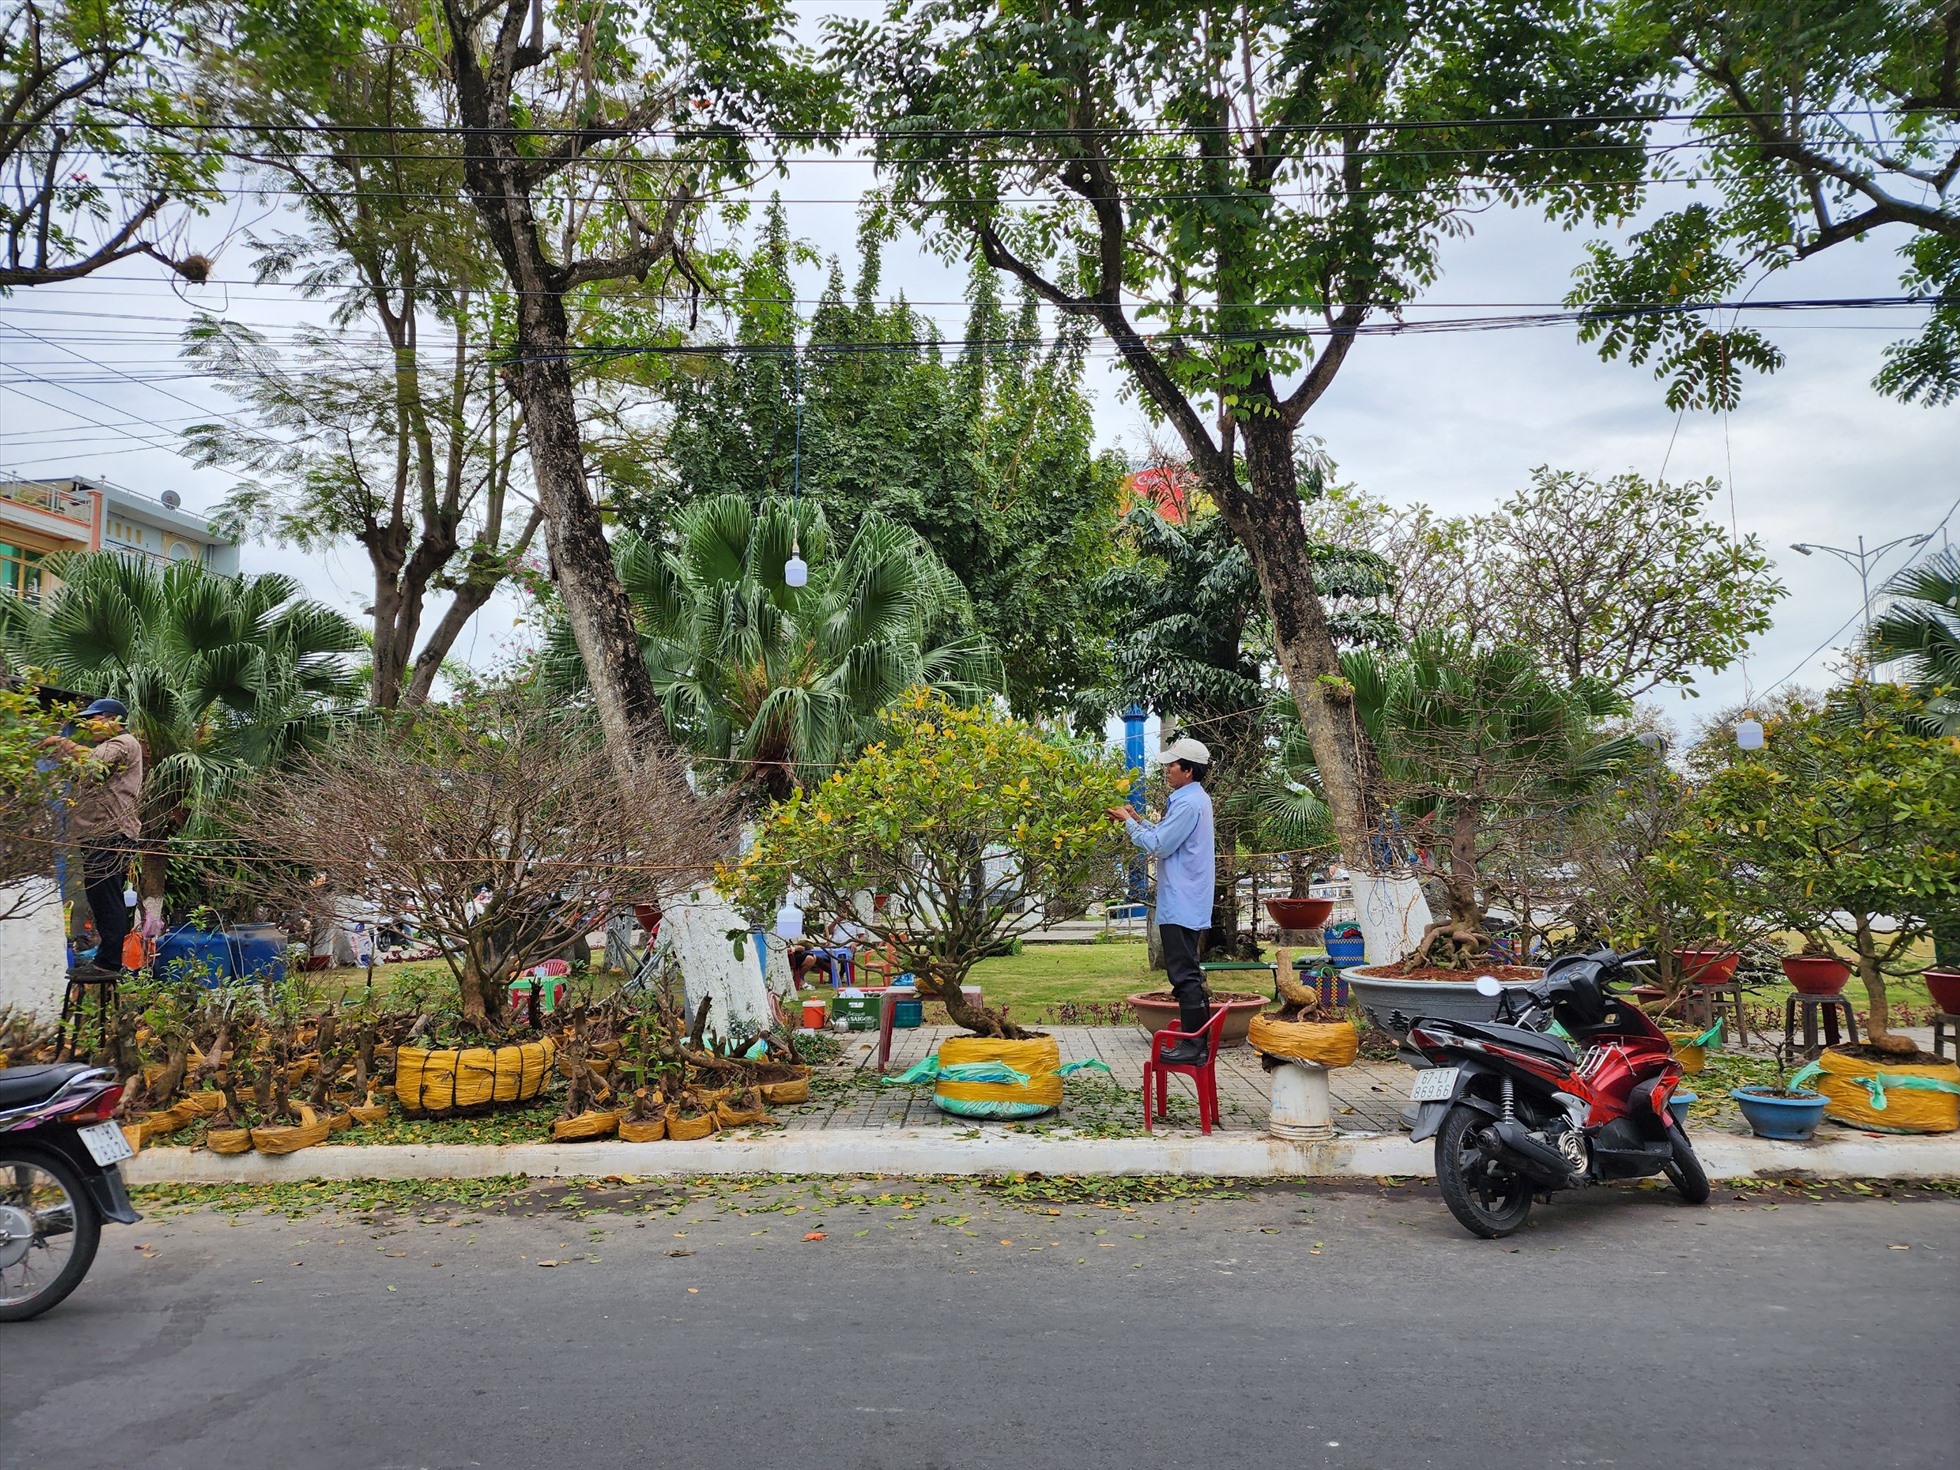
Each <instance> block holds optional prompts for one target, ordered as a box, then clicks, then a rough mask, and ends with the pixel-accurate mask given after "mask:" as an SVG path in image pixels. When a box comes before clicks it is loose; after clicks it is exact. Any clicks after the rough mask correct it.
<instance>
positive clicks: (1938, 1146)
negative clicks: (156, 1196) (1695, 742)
mask: <svg viewBox="0 0 1960 1470" xmlns="http://www.w3.org/2000/svg"><path fill="white" fill-rule="evenodd" d="M1696 1148H1697V1150H1698V1151H1699V1152H1700V1154H1701V1160H1702V1164H1703V1166H1704V1167H1705V1168H1706V1169H1707V1171H1708V1175H1709V1177H1710V1178H1711V1179H1743V1178H1789V1177H1796V1176H1809V1177H1812V1178H1818V1179H1832V1178H1837V1179H1849V1178H1867V1179H1948V1178H1960V1134H1947V1135H1943V1136H1939V1137H1924V1138H1908V1137H1899V1138H1881V1137H1878V1136H1876V1135H1872V1134H1857V1135H1851V1136H1839V1137H1833V1138H1828V1139H1820V1140H1814V1141H1812V1142H1810V1143H1772V1142H1770V1141H1768V1140H1767V1139H1760V1138H1742V1137H1736V1136H1731V1135H1724V1134H1703V1135H1702V1136H1701V1137H1700V1138H1698V1139H1697V1140H1696ZM123 1171H124V1173H125V1175H126V1176H127V1177H128V1178H129V1180H130V1182H131V1183H134V1184H240V1183H243V1184H269V1183H279V1182H291V1181H294V1180H303V1179H488V1178H493V1177H496V1176H499V1175H505V1174H518V1175H525V1176H528V1177H530V1178H534V1179H553V1178H580V1179H584V1178H591V1177H593V1176H596V1175H605V1174H631V1175H634V1176H636V1177H640V1178H649V1179H657V1178H663V1177H690V1176H694V1175H701V1174H841V1175H899V1176H910V1177H924V1176H933V1175H983V1174H1016V1173H1035V1172H1040V1173H1044V1174H1168V1175H1183V1176H1190V1177H1208V1178H1224V1179H1283V1178H1310V1179H1363V1178H1374V1177H1375V1176H1376V1175H1383V1174H1390V1175H1396V1176H1399V1177H1402V1178H1425V1179H1426V1178H1432V1177H1434V1175H1435V1172H1436V1166H1435V1152H1434V1146H1433V1145H1432V1144H1429V1143H1426V1142H1425V1143H1419V1144H1418V1143H1411V1142H1410V1141H1409V1139H1408V1137H1407V1136H1406V1135H1404V1134H1386V1133H1348V1134H1342V1135H1341V1136H1340V1137H1338V1138H1335V1139H1332V1140H1329V1141H1327V1142H1325V1143H1294V1142H1290V1141H1286V1140H1282V1139H1277V1138H1269V1137H1267V1136H1265V1135H1263V1134H1236V1135H1234V1134H1225V1133H1222V1132H1221V1133H1214V1134H1212V1135H1211V1136H1210V1137H1203V1136H1199V1137H1189V1136H1166V1135H1161V1134H1160V1135H1158V1136H1156V1137H1152V1138H1071V1137H1067V1136H1059V1137H1058V1136H1054V1135H1045V1136H1044V1135H1032V1134H1019V1133H1007V1132H1002V1131H997V1130H993V1129H982V1130H981V1131H980V1136H979V1137H977V1138H962V1137H957V1136H949V1135H948V1134H947V1132H946V1130H944V1129H941V1128H931V1129H869V1128H866V1129H826V1130H824V1131H822V1132H809V1133H788V1134H774V1135H766V1136H762V1137H756V1138H726V1137H724V1138H707V1139H701V1140H699V1141H697V1142H663V1143H619V1142H617V1141H614V1142H604V1141H602V1142H597V1143H555V1144H554V1143H508V1144H377V1145H371V1146H358V1145H349V1146H329V1147H320V1148H309V1149H302V1150H301V1151H300V1152H298V1153H296V1154H287V1155H284V1156H282V1157H274V1156H268V1155H265V1154H238V1155H231V1156H226V1155H220V1154H213V1153H207V1152H205V1151H203V1150H194V1149H187V1148H155V1149H146V1150H144V1152H143V1153H141V1154H139V1155H138V1156H137V1157H136V1158H134V1159H131V1160H130V1161H129V1162H128V1163H126V1164H124V1165H123Z"/></svg>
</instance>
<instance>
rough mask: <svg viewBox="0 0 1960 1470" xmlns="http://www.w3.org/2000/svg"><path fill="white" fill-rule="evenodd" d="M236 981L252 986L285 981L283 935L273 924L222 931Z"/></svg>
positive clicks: (284, 934) (242, 926)
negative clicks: (228, 941)
mask: <svg viewBox="0 0 1960 1470" xmlns="http://www.w3.org/2000/svg"><path fill="white" fill-rule="evenodd" d="M225 933H226V937H227V938H229V939H230V940H231V944H232V955H233V959H234V962H235V963H236V965H237V967H238V968H237V974H238V978H239V979H241V980H248V981H250V982H251V983H252V984H254V985H262V984H267V983H271V984H277V983H278V982H279V981H281V980H284V979H285V978H286V931H285V930H283V929H281V928H279V927H278V926H277V925H276V924H240V925H238V926H237V927H235V928H232V929H228V930H226V931H225Z"/></svg>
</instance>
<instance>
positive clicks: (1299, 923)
mask: <svg viewBox="0 0 1960 1470" xmlns="http://www.w3.org/2000/svg"><path fill="white" fill-rule="evenodd" d="M1266 912H1267V913H1269V914H1271V915H1272V916H1273V922H1274V923H1275V924H1277V925H1279V926H1280V928H1282V929H1318V928H1319V927H1320V926H1321V925H1322V924H1325V923H1326V922H1327V916H1328V915H1329V914H1331V913H1333V912H1334V900H1333V899H1331V898H1269V899H1267V900H1266Z"/></svg>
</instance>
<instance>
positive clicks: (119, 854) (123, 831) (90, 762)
mask: <svg viewBox="0 0 1960 1470" xmlns="http://www.w3.org/2000/svg"><path fill="white" fill-rule="evenodd" d="M128 720H129V710H128V709H127V708H126V707H125V706H124V704H123V702H122V701H121V700H119V699H98V700H96V701H95V703H93V704H91V705H90V706H89V707H88V708H87V709H85V710H83V711H82V712H81V713H80V714H79V715H77V716H76V717H75V724H74V734H75V737H76V738H74V739H69V738H67V737H65V736H61V735H50V736H49V737H48V738H47V739H46V740H44V741H42V742H41V743H42V744H43V745H44V746H46V747H48V748H51V749H54V750H58V751H60V752H61V753H62V754H63V755H65V756H67V757H68V758H69V759H70V760H72V761H74V762H75V787H74V791H73V793H72V797H71V800H72V803H73V804H72V807H71V809H70V811H69V814H68V835H69V836H70V837H72V838H73V839H74V841H75V843H76V844H77V845H78V846H79V847H80V848H81V850H82V891H83V892H84V893H85V894H86V895H87V897H88V906H89V912H90V913H91V914H92V915H93V916H94V918H95V933H96V936H97V939H98V941H99V942H98V943H97V944H96V947H95V958H94V960H93V961H91V962H90V963H88V964H84V965H77V966H76V967H75V978H76V979H77V980H84V981H89V982H93V983H98V984H99V983H101V982H103V981H108V980H115V979H117V978H119V977H120V976H121V974H122V951H123V940H124V938H125V937H127V935H128V934H129V906H128V903H127V902H126V901H125V899H124V897H123V890H124V887H125V886H126V885H127V884H128V882H129V864H130V861H131V859H133V858H134V857H135V856H136V842H137V838H138V837H139V836H140V835H141V833H142V830H143V817H142V801H143V745H142V742H141V741H139V740H138V739H137V738H136V737H135V736H134V735H132V734H130V732H129V730H128V729H127V728H126V726H127V724H128Z"/></svg>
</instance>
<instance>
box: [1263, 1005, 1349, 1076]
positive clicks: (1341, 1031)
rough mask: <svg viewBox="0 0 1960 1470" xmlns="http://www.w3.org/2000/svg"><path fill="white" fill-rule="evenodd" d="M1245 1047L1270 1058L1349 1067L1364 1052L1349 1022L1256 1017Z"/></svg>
mask: <svg viewBox="0 0 1960 1470" xmlns="http://www.w3.org/2000/svg"><path fill="white" fill-rule="evenodd" d="M1245 1039H1246V1044H1247V1045H1248V1046H1250V1047H1251V1048H1252V1049H1253V1050H1254V1051H1258V1052H1263V1053H1265V1055H1267V1056H1269V1057H1281V1058H1284V1059H1285V1060H1287V1061H1293V1062H1314V1063H1317V1064H1318V1065H1320V1066H1323V1067H1348V1066H1352V1065H1353V1064H1354V1059H1355V1057H1356V1056H1358V1055H1359V1054H1360V1051H1361V1037H1360V1035H1359V1033H1357V1032H1356V1031H1355V1029H1354V1024H1353V1023H1352V1022H1350V1021H1324V1022H1323V1021H1278V1020H1274V1019H1273V1018H1272V1017H1271V1016H1254V1017H1253V1018H1252V1025H1251V1026H1250V1027H1249V1028H1247V1030H1246V1035H1245Z"/></svg>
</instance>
